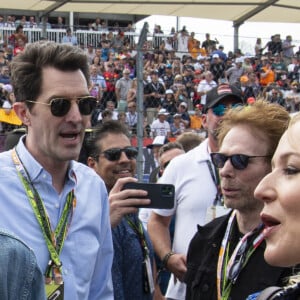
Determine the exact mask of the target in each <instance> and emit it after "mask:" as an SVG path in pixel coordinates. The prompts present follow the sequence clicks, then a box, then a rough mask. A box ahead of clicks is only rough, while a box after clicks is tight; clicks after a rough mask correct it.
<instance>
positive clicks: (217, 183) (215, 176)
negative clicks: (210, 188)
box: [206, 160, 222, 206]
mask: <svg viewBox="0 0 300 300" xmlns="http://www.w3.org/2000/svg"><path fill="white" fill-rule="evenodd" d="M206 163H207V166H208V169H209V173H210V176H211V178H212V180H213V182H214V184H215V186H216V189H217V193H216V197H215V200H214V203H213V205H214V206H216V205H220V204H221V203H222V193H221V186H220V177H219V172H218V169H217V168H215V167H214V170H215V172H214V171H213V167H212V163H211V161H210V160H206Z"/></svg>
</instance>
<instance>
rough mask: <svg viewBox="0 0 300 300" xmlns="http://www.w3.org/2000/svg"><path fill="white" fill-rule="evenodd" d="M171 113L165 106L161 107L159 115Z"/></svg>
mask: <svg viewBox="0 0 300 300" xmlns="http://www.w3.org/2000/svg"><path fill="white" fill-rule="evenodd" d="M168 114H169V113H168V112H167V110H166V109H165V108H161V109H160V110H159V111H158V114H157V115H158V116H159V115H165V116H167V115H168Z"/></svg>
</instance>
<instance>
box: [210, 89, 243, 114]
mask: <svg viewBox="0 0 300 300" xmlns="http://www.w3.org/2000/svg"><path fill="white" fill-rule="evenodd" d="M225 99H231V100H234V101H236V102H237V103H243V99H242V91H241V90H240V89H238V88H237V87H235V86H233V85H229V84H220V85H218V86H217V87H215V88H213V89H211V90H210V91H209V92H208V93H207V95H206V104H205V107H204V111H205V112H207V110H208V109H209V108H212V107H213V106H215V105H216V104H218V103H219V102H221V101H222V100H225Z"/></svg>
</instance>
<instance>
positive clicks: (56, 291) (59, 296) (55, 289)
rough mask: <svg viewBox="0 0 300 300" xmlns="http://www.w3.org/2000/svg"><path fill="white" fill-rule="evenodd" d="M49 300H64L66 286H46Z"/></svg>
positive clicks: (54, 284)
mask: <svg viewBox="0 0 300 300" xmlns="http://www.w3.org/2000/svg"><path fill="white" fill-rule="evenodd" d="M45 287H46V295H47V300H63V299H64V284H63V283H62V284H56V283H54V282H53V283H52V284H46V285H45Z"/></svg>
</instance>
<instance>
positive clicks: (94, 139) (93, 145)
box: [83, 120, 130, 158]
mask: <svg viewBox="0 0 300 300" xmlns="http://www.w3.org/2000/svg"><path fill="white" fill-rule="evenodd" d="M109 134H124V135H126V136H127V137H128V138H129V137H130V135H129V132H128V130H127V128H126V127H125V126H124V125H123V124H121V123H120V122H119V121H116V120H109V121H107V122H104V123H101V124H97V125H96V126H95V127H93V128H92V132H91V134H89V135H88V137H87V138H86V139H85V141H84V143H83V146H84V148H85V153H86V156H87V157H89V156H91V157H93V158H95V157H97V155H98V154H99V151H100V152H101V149H100V148H101V146H99V143H98V142H99V141H101V140H102V139H104V138H105V137H107V136H108V135H109Z"/></svg>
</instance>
